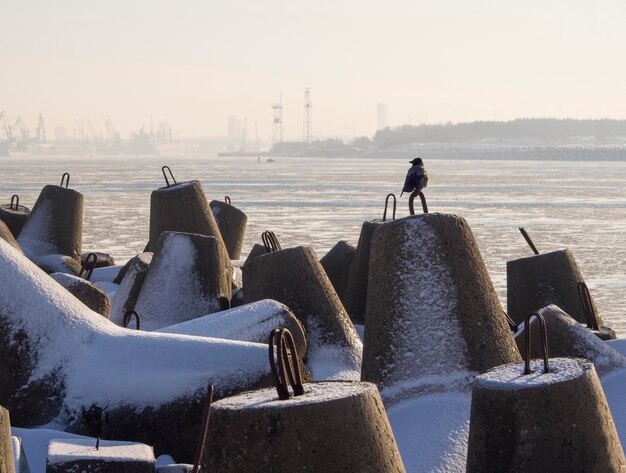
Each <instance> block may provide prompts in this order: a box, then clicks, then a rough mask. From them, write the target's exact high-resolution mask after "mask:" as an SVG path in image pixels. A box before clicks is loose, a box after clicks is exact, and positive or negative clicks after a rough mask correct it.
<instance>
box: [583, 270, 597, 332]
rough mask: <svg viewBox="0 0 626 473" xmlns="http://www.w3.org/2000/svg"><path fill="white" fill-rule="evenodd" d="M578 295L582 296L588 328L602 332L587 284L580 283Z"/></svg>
mask: <svg viewBox="0 0 626 473" xmlns="http://www.w3.org/2000/svg"><path fill="white" fill-rule="evenodd" d="M578 295H579V296H580V302H581V303H582V305H583V312H584V313H585V320H586V321H587V327H588V328H590V329H591V330H600V326H599V325H598V316H597V314H596V310H595V308H594V307H593V301H592V299H591V293H590V292H589V288H588V287H587V284H585V282H579V283H578Z"/></svg>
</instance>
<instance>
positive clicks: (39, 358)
mask: <svg viewBox="0 0 626 473" xmlns="http://www.w3.org/2000/svg"><path fill="white" fill-rule="evenodd" d="M0 280H2V281H3V283H2V284H0V347H2V348H0V349H1V350H2V351H1V356H0V404H2V405H4V406H6V407H7V408H8V409H9V410H10V411H11V417H12V420H13V421H14V423H15V424H16V425H20V426H24V427H29V426H38V425H43V424H48V423H50V422H52V423H54V425H56V426H58V428H59V429H63V430H66V431H69V432H75V433H80V434H85V435H90V436H100V437H105V438H117V439H125V440H133V441H138V442H143V443H147V444H149V445H153V446H154V447H155V450H156V451H157V452H158V453H160V452H167V453H170V454H172V455H174V456H175V457H176V458H177V459H179V461H183V462H189V461H191V460H192V459H193V453H194V451H195V447H196V443H197V438H198V432H199V425H200V420H201V417H202V405H203V402H204V398H205V393H206V385H207V383H211V384H213V385H214V386H215V398H216V399H219V398H222V397H224V396H227V395H232V394H235V393H238V392H241V391H244V390H249V389H255V388H257V387H259V386H267V385H268V384H269V382H270V381H269V367H268V363H267V344H256V343H248V342H238V341H233V340H220V339H213V338H203V337H190V336H187V335H178V334H167V333H148V332H143V331H136V330H128V329H124V328H121V327H118V326H117V325H115V324H113V323H112V322H110V321H109V320H107V319H105V318H104V317H102V316H101V315H99V314H96V313H95V312H93V311H91V310H89V309H88V308H87V307H86V306H85V305H84V304H82V303H81V302H80V301H78V300H77V299H76V298H75V297H73V296H72V295H70V294H69V293H68V292H67V291H66V290H65V289H63V288H62V287H61V286H60V285H59V284H57V283H56V282H55V281H54V280H53V279H52V278H50V277H49V276H48V275H46V274H45V273H44V272H43V271H41V270H40V269H39V268H38V267H37V266H35V265H34V264H33V263H32V262H31V261H29V260H28V259H27V258H26V257H24V256H23V255H21V254H20V253H18V252H17V251H16V250H15V249H13V248H12V247H11V246H10V245H8V244H7V243H6V242H4V240H0ZM173 433H175V435H173Z"/></svg>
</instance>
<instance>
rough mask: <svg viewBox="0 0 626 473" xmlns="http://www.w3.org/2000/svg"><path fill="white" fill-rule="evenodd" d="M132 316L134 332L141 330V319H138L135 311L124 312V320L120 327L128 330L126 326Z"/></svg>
mask: <svg viewBox="0 0 626 473" xmlns="http://www.w3.org/2000/svg"><path fill="white" fill-rule="evenodd" d="M133 315H134V316H135V330H141V317H139V314H138V313H137V311H136V310H127V311H126V313H125V314H124V319H123V320H122V325H123V326H124V328H128V325H129V324H130V319H131V317H132V316H133Z"/></svg>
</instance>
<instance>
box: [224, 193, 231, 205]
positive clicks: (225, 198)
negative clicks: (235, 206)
mask: <svg viewBox="0 0 626 473" xmlns="http://www.w3.org/2000/svg"><path fill="white" fill-rule="evenodd" d="M224 202H226V203H227V204H228V205H230V197H228V196H227V195H225V196H224Z"/></svg>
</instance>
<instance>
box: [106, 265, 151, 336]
mask: <svg viewBox="0 0 626 473" xmlns="http://www.w3.org/2000/svg"><path fill="white" fill-rule="evenodd" d="M151 261H152V253H140V254H138V255H137V256H135V257H133V258H131V259H130V260H129V262H128V263H127V264H126V265H125V266H124V267H123V268H122V269H121V270H120V273H122V271H123V273H124V275H123V277H122V278H121V279H119V281H120V282H119V285H120V286H119V287H118V288H117V290H116V291H115V296H114V297H113V300H112V301H111V317H110V319H111V321H112V322H114V323H116V324H117V325H122V322H123V320H124V314H126V312H128V311H129V310H133V309H134V308H135V304H137V298H138V297H139V293H140V292H141V288H142V286H143V282H144V280H145V278H146V274H148V267H149V266H150V262H151ZM116 280H118V279H117V278H116Z"/></svg>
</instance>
